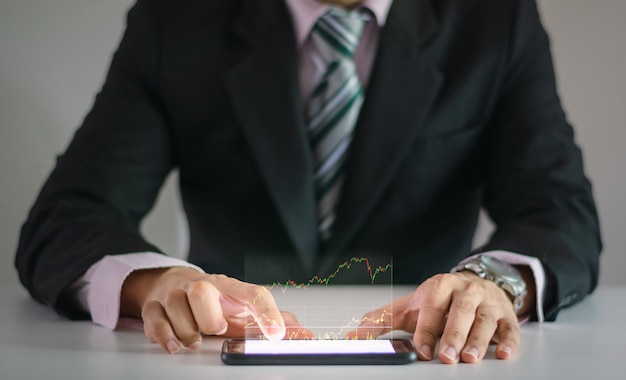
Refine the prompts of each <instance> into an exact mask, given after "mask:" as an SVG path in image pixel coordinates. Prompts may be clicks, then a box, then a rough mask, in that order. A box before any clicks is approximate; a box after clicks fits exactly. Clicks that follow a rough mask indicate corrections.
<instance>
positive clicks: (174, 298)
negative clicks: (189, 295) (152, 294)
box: [163, 289, 186, 309]
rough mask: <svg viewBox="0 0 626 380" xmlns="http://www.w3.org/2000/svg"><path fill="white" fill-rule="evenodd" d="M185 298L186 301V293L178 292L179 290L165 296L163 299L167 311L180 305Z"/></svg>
mask: <svg viewBox="0 0 626 380" xmlns="http://www.w3.org/2000/svg"><path fill="white" fill-rule="evenodd" d="M183 298H185V299H186V295H185V292H183V291H182V290H178V289H177V290H172V291H171V292H169V293H167V294H166V295H165V298H164V299H163V305H164V306H165V308H166V309H169V308H172V307H174V306H176V305H178V304H180V302H181V299H183Z"/></svg>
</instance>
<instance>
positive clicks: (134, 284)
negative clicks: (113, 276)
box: [120, 268, 171, 318]
mask: <svg viewBox="0 0 626 380" xmlns="http://www.w3.org/2000/svg"><path fill="white" fill-rule="evenodd" d="M169 269H171V268H155V269H139V270H136V271H133V272H131V273H130V274H129V275H128V277H126V279H125V280H124V283H123V284H122V291H121V294H120V316H126V317H136V318H139V317H141V309H142V308H143V304H144V303H145V301H146V299H147V298H148V295H149V293H150V290H151V289H152V288H153V287H154V284H155V283H156V282H157V281H158V278H159V277H160V276H161V275H163V273H165V272H166V271H167V270H169Z"/></svg>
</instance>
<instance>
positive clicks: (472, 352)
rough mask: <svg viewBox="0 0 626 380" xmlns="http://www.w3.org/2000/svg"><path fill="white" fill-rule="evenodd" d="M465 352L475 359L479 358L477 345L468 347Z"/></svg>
mask: <svg viewBox="0 0 626 380" xmlns="http://www.w3.org/2000/svg"><path fill="white" fill-rule="evenodd" d="M465 353H466V354H468V355H469V356H471V357H473V358H474V359H478V349H477V348H476V347H470V348H468V349H466V350H465Z"/></svg>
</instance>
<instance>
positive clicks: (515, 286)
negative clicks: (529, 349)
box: [454, 255, 526, 313]
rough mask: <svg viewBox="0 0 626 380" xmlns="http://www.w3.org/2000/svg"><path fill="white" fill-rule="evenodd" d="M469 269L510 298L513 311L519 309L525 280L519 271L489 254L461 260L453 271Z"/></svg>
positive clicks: (524, 291) (523, 293)
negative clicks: (493, 284) (490, 282)
mask: <svg viewBox="0 0 626 380" xmlns="http://www.w3.org/2000/svg"><path fill="white" fill-rule="evenodd" d="M466 270H467V271H471V272H474V273H476V274H477V275H478V276H479V277H480V278H484V279H485V280H489V281H493V282H494V283H495V284H496V285H498V286H499V287H500V288H501V289H502V290H504V291H505V293H506V294H507V295H508V296H509V298H511V301H512V302H513V306H514V307H515V313H517V312H518V311H519V309H521V307H522V305H523V304H524V297H526V282H524V279H523V278H522V275H521V274H520V272H519V271H518V270H517V269H515V267H514V266H513V265H511V264H508V263H505V262H503V261H500V260H498V259H496V258H495V257H492V256H489V255H479V256H477V257H472V258H469V259H466V260H464V261H462V262H461V263H460V264H459V265H458V266H457V267H456V268H454V271H455V272H461V271H466Z"/></svg>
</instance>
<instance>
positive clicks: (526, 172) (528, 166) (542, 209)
mask: <svg viewBox="0 0 626 380" xmlns="http://www.w3.org/2000/svg"><path fill="white" fill-rule="evenodd" d="M517 3H518V4H519V12H518V14H519V17H518V18H517V20H516V22H515V23H514V33H513V34H512V35H513V36H514V40H513V41H512V44H511V46H512V49H511V51H510V52H508V58H507V60H508V63H507V67H506V72H505V74H504V76H503V78H504V79H503V83H502V90H501V94H502V95H501V97H500V99H499V101H498V104H497V107H496V111H495V113H494V115H493V117H492V121H491V125H490V127H489V130H488V139H489V140H488V143H487V144H486V145H487V147H488V148H487V149H488V157H487V160H486V162H487V165H488V168H487V171H486V172H487V178H486V186H485V191H484V202H485V205H486V207H487V210H488V211H489V213H490V216H491V217H492V219H493V220H494V222H495V224H496V225H497V229H496V231H495V233H494V234H493V236H492V237H491V239H490V241H489V243H488V244H487V245H486V246H485V247H482V250H497V249H501V250H508V251H512V252H519V253H523V254H526V255H531V256H536V257H538V258H539V259H540V260H541V261H542V263H543V265H544V267H545V269H546V272H547V275H548V290H549V291H548V294H546V296H547V298H546V303H545V304H544V306H545V310H544V311H545V316H546V319H547V320H553V319H555V318H556V315H557V313H558V311H559V310H560V309H561V308H562V307H566V306H569V305H571V304H573V303H576V302H578V301H579V300H581V299H582V298H583V297H584V296H585V295H587V294H588V293H590V292H591V291H593V289H594V288H595V287H596V285H597V282H598V259H599V252H600V250H601V240H600V232H599V222H598V216H597V213H596V209H595V205H594V201H593V197H592V189H591V185H590V183H589V181H588V180H587V178H586V177H585V175H584V172H583V162H582V155H581V152H580V150H579V148H578V147H577V146H576V145H575V141H574V135H573V130H572V128H571V127H570V125H568V123H567V121H566V117H565V115H564V113H563V110H562V108H561V106H560V101H559V97H558V94H557V90H556V86H555V82H556V81H555V75H554V72H553V64H552V60H551V55H550V48H549V40H548V36H547V35H546V33H545V31H544V29H543V28H542V26H541V24H540V21H539V17H538V14H537V9H536V5H535V2H534V1H526V0H522V1H518V2H517Z"/></svg>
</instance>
